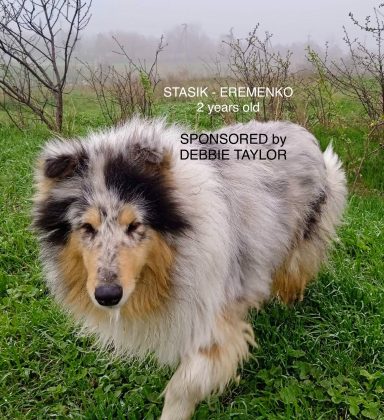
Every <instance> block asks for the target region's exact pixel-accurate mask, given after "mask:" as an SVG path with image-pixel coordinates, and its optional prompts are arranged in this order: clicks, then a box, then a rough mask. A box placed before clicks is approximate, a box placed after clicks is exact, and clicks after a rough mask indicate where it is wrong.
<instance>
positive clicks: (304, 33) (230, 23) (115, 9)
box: [87, 0, 379, 44]
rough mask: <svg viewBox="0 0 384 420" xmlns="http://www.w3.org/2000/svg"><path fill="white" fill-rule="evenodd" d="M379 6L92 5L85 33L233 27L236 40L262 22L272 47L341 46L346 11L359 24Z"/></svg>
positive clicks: (337, 0)
mask: <svg viewBox="0 0 384 420" xmlns="http://www.w3.org/2000/svg"><path fill="white" fill-rule="evenodd" d="M378 4H379V1H374V0H267V1H258V0H187V1H185V0H184V1H182V0H93V5H92V15H93V16H92V19H91V22H90V24H89V27H88V28H87V33H92V34H97V33H101V32H104V33H105V32H110V31H126V32H136V33H139V34H142V35H146V36H149V35H151V36H156V37H158V36H160V35H161V34H163V33H166V32H167V31H169V30H170V29H171V28H172V27H174V26H176V25H181V24H188V25H197V26H199V27H200V28H201V30H202V31H203V32H204V33H206V34H207V35H209V36H211V37H214V38H220V37H222V36H223V35H224V34H227V33H228V32H229V30H230V29H231V28H233V30H234V34H235V35H236V37H243V36H245V35H246V34H247V33H248V32H249V31H250V29H251V28H252V27H254V26H255V24H256V23H257V22H260V23H261V27H260V28H261V29H262V30H268V31H269V32H271V33H273V34H274V38H273V39H274V43H284V44H289V43H294V42H308V41H311V42H316V43H320V44H322V43H324V42H325V41H330V42H332V43H337V44H342V40H341V38H342V36H343V32H342V25H347V26H348V28H349V29H350V28H352V25H351V23H350V19H349V17H348V12H349V11H352V12H353V13H354V14H355V16H356V17H357V18H359V19H360V20H361V21H363V20H364V18H365V16H366V15H368V14H371V12H372V9H373V6H377V5H378ZM350 30H352V29H350Z"/></svg>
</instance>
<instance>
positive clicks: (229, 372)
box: [161, 321, 254, 420]
mask: <svg viewBox="0 0 384 420" xmlns="http://www.w3.org/2000/svg"><path fill="white" fill-rule="evenodd" d="M231 324H232V325H227V326H226V327H227V328H225V329H224V332H225V340H224V341H223V342H221V343H220V344H217V343H215V344H213V345H212V346H210V347H209V348H204V349H200V350H199V351H198V352H197V353H196V354H192V355H189V356H187V357H185V358H184V359H183V360H182V361H181V363H180V365H179V367H178V369H177V370H176V372H175V374H174V375H173V376H172V378H171V380H170V382H169V383H168V385H167V387H166V388H165V391H164V394H165V403H164V408H163V412H162V415H161V420H186V419H189V418H190V417H191V415H192V414H193V412H194V410H195V406H196V405H197V404H198V403H199V402H200V401H202V400H204V399H205V398H206V397H207V396H209V395H210V394H211V393H212V392H215V391H218V392H222V391H223V389H224V387H225V386H226V384H227V383H228V382H229V381H230V380H231V379H232V378H233V377H235V375H236V371H237V367H238V365H239V363H241V362H242V361H243V360H244V359H245V358H246V357H247V355H248V344H254V340H253V331H252V328H251V326H250V325H249V324H246V323H245V322H241V321H240V322H239V323H237V324H236V325H233V323H231Z"/></svg>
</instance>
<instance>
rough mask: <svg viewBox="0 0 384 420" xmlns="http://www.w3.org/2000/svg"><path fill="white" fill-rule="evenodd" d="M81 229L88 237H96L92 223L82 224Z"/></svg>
mask: <svg viewBox="0 0 384 420" xmlns="http://www.w3.org/2000/svg"><path fill="white" fill-rule="evenodd" d="M81 229H82V230H83V231H84V232H85V233H86V234H88V235H94V234H95V233H96V229H95V228H94V227H93V226H92V225H91V224H90V223H84V224H82V225H81Z"/></svg>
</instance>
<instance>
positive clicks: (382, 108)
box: [307, 4, 384, 123]
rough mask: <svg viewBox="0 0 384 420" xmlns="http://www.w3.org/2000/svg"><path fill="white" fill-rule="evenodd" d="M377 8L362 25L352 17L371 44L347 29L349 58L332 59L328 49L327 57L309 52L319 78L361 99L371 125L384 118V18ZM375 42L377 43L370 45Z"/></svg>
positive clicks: (354, 97)
mask: <svg viewBox="0 0 384 420" xmlns="http://www.w3.org/2000/svg"><path fill="white" fill-rule="evenodd" d="M383 6H384V4H380V5H379V7H378V8H374V11H373V16H367V17H366V18H365V21H364V23H361V22H360V21H359V20H357V19H356V18H355V16H354V15H353V14H352V13H350V14H349V16H350V18H351V20H352V22H353V24H354V25H355V26H357V27H358V28H360V29H361V30H362V31H363V32H365V33H366V34H368V35H370V38H371V40H368V42H367V41H366V42H362V41H360V40H359V38H351V37H350V35H349V34H348V31H347V29H346V28H345V27H343V29H344V37H343V40H344V42H345V44H346V46H347V48H348V55H347V56H346V57H342V58H340V59H329V57H328V54H327V51H328V45H326V52H325V55H324V56H320V54H318V53H316V52H315V51H314V50H313V49H311V48H309V50H308V51H309V53H308V56H307V57H308V59H309V61H310V62H311V63H312V64H313V65H314V68H315V70H316V72H317V73H318V74H325V75H326V77H327V80H328V81H329V82H330V83H331V84H332V85H333V86H334V87H335V88H336V89H337V90H340V91H342V92H343V93H344V94H346V95H347V96H350V97H351V98H353V99H357V100H358V101H359V102H360V103H361V105H362V107H363V109H364V111H365V113H366V115H367V116H368V117H369V119H370V121H371V122H374V123H375V122H378V121H380V120H381V119H382V117H383V115H384V15H383V13H382V12H381V11H380V10H379V9H380V8H382V7H383ZM370 41H373V42H370Z"/></svg>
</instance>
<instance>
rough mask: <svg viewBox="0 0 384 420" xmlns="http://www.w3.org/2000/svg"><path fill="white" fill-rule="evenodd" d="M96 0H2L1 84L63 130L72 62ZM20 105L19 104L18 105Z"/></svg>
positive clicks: (12, 98)
mask: <svg viewBox="0 0 384 420" xmlns="http://www.w3.org/2000/svg"><path fill="white" fill-rule="evenodd" d="M91 3H92V0H88V1H85V0H0V16H1V17H0V89H1V91H2V92H3V95H4V98H5V100H4V101H2V102H1V103H0V106H2V107H3V108H4V107H5V108H6V110H7V112H8V114H9V115H10V112H11V111H10V110H9V108H7V104H8V103H9V102H11V103H14V102H16V103H17V104H19V105H20V104H21V105H22V107H23V108H25V109H27V110H29V111H30V112H31V113H32V114H33V115H35V116H37V117H38V119H39V120H40V121H42V122H43V123H45V124H46V125H47V126H48V127H49V129H51V130H54V131H58V132H60V131H61V130H62V126H63V113H64V103H63V99H64V98H63V96H64V92H65V86H66V82H67V78H68V71H69V66H70V62H71V58H72V54H73V51H74V48H75V46H76V44H77V42H78V40H79V34H80V32H81V31H82V30H83V29H84V28H85V27H86V26H87V24H88V22H89V19H90V17H91V15H90V13H89V12H90V7H91ZM19 109H20V108H19Z"/></svg>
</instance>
